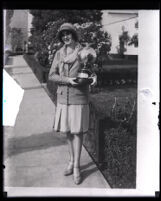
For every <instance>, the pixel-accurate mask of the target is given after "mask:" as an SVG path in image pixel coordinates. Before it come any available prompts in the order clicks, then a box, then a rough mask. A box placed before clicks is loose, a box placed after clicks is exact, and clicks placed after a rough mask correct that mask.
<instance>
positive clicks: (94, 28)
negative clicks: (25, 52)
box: [29, 10, 111, 67]
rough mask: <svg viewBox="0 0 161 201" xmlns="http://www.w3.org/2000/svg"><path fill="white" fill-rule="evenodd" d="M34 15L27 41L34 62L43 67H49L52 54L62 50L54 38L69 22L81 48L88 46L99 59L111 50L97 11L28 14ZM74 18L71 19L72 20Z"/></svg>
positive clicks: (34, 12) (58, 11)
mask: <svg viewBox="0 0 161 201" xmlns="http://www.w3.org/2000/svg"><path fill="white" fill-rule="evenodd" d="M30 12H31V14H33V16H34V17H33V22H32V24H33V29H32V31H31V33H32V36H31V37H30V39H29V40H30V41H31V43H32V44H33V47H34V51H35V52H37V58H38V60H39V62H40V64H41V65H42V66H44V67H50V66H51V63H52V60H53V57H54V54H55V52H56V51H57V50H58V49H59V48H60V47H61V43H59V41H58V39H57V37H56V35H57V31H58V28H59V27H60V25H61V24H62V23H64V22H71V23H73V24H74V25H75V27H76V28H77V30H78V32H79V33H80V34H81V40H80V42H81V43H82V45H85V44H86V43H90V45H91V46H92V47H93V48H95V50H96V51H97V55H98V60H97V63H99V65H100V63H101V60H102V59H100V57H101V56H102V55H107V54H108V52H109V51H110V48H111V37H110V35H109V34H108V33H105V32H104V31H103V30H102V29H101V23H100V20H101V16H102V12H101V11H100V10H70V11H69V10H55V11H53V10H52V11H51V10H46V11H45V10H41V11H40V10H31V11H30ZM73 16H74V18H73Z"/></svg>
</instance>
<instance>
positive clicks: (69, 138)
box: [64, 133, 74, 176]
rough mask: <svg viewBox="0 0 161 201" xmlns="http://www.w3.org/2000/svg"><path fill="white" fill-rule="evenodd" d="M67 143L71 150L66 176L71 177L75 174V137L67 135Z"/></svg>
mask: <svg viewBox="0 0 161 201" xmlns="http://www.w3.org/2000/svg"><path fill="white" fill-rule="evenodd" d="M67 142H68V148H69V163H68V166H67V167H66V169H65V171H64V176H68V175H71V174H72V173H73V166H74V147H73V136H72V135H71V134H70V133H67Z"/></svg>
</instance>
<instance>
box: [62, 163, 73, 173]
mask: <svg viewBox="0 0 161 201" xmlns="http://www.w3.org/2000/svg"><path fill="white" fill-rule="evenodd" d="M73 166H74V165H73V162H69V164H68V166H67V168H66V170H65V171H64V176H68V175H71V174H73Z"/></svg>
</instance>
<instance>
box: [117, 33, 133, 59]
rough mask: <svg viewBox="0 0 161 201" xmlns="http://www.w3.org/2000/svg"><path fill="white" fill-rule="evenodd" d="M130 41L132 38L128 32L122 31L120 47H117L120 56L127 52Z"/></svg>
mask: <svg viewBox="0 0 161 201" xmlns="http://www.w3.org/2000/svg"><path fill="white" fill-rule="evenodd" d="M129 40H130V36H129V34H128V31H124V30H123V31H122V34H121V35H119V46H118V47H117V51H118V54H120V55H121V56H123V55H124V52H126V48H125V45H127V43H128V41H129Z"/></svg>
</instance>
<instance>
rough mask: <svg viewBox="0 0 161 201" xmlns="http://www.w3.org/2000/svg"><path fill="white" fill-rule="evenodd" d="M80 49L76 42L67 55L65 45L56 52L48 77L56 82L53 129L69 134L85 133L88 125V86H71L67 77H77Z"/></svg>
mask: <svg viewBox="0 0 161 201" xmlns="http://www.w3.org/2000/svg"><path fill="white" fill-rule="evenodd" d="M81 49H82V47H81V46H80V44H77V46H76V49H75V50H74V52H73V53H72V54H70V55H69V56H66V55H65V51H66V47H65V45H64V46H63V47H62V48H61V49H60V50H59V51H58V52H57V53H56V55H55V57H54V60H53V63H52V66H51V69H50V72H49V79H50V80H52V81H54V82H56V83H57V84H58V90H57V106H56V112H55V119H54V130H55V131H60V132H63V133H66V132H70V133H71V134H78V133H86V132H87V131H88V127H89V104H88V103H89V102H88V95H89V86H88V85H87V86H85V87H72V86H70V84H69V80H68V77H77V74H78V71H79V70H80V67H81V65H80V61H79V59H78V56H77V55H78V52H79V51H80V50H81Z"/></svg>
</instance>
